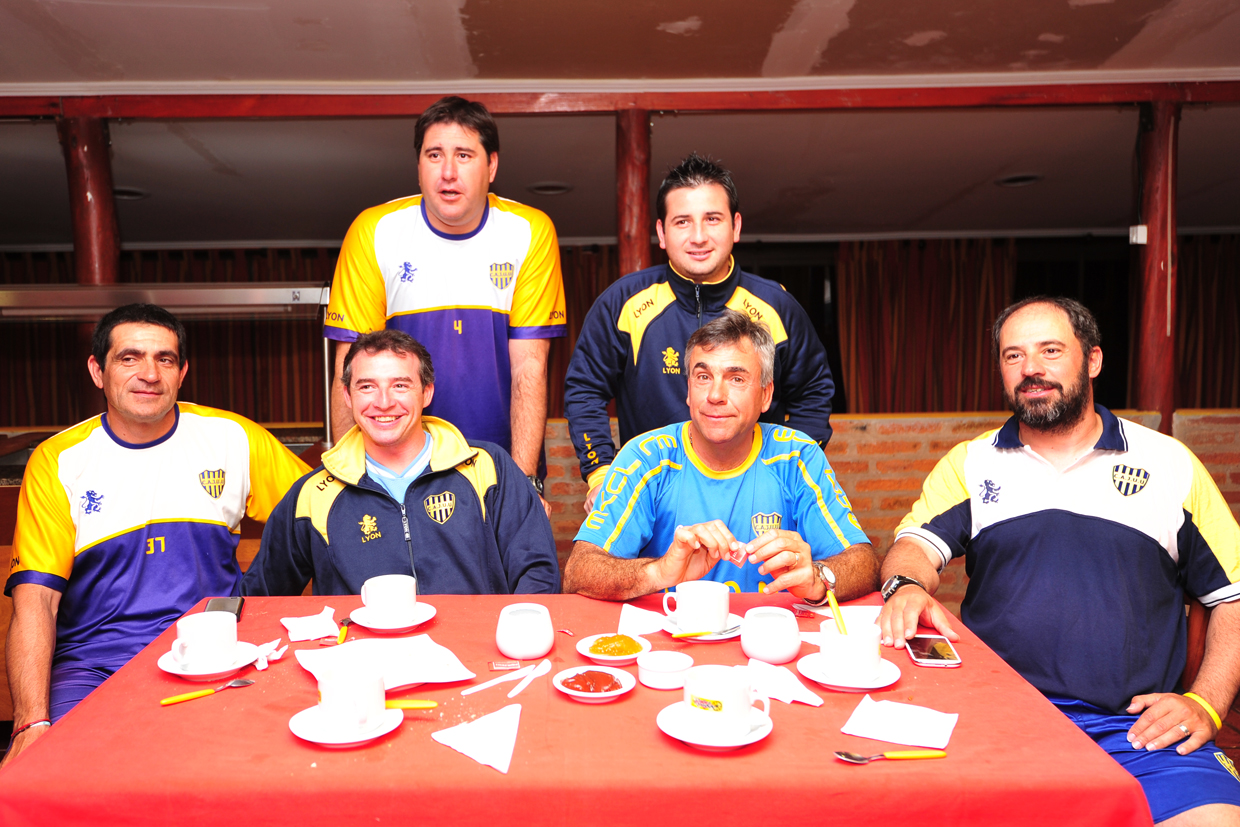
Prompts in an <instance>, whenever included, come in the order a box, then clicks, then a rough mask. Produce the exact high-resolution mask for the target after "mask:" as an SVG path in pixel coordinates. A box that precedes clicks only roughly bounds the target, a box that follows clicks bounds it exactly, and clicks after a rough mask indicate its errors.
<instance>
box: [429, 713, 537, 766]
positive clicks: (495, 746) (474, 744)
mask: <svg viewBox="0 0 1240 827" xmlns="http://www.w3.org/2000/svg"><path fill="white" fill-rule="evenodd" d="M520 724H521V704H508V706H506V707H504V708H503V709H501V710H499V711H498V712H492V713H491V714H490V715H483V716H482V717H481V718H478V719H476V720H473V721H467V722H465V723H463V724H458V725H457V726H454V727H449V728H448V729H441V730H439V731H438V732H432V733H431V737H432V738H434V739H435V740H436V741H438V742H439V743H441V744H443V745H444V746H445V747H452V749H454V750H456V751H457V752H459V753H461V755H467V756H469V757H470V758H472V759H474V760H475V761H477V762H478V763H479V764H485V765H487V766H488V767H494V768H495V769H497V770H499V771H500V772H502V773H507V772H508V765H509V764H511V763H512V750H513V748H514V747H516V745H517V727H518V726H520Z"/></svg>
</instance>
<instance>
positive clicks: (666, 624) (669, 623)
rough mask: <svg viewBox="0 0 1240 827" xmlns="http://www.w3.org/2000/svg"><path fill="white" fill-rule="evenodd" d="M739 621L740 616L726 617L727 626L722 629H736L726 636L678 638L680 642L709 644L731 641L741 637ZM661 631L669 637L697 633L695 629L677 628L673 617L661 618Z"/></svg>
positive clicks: (731, 615) (730, 615)
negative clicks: (717, 641)
mask: <svg viewBox="0 0 1240 827" xmlns="http://www.w3.org/2000/svg"><path fill="white" fill-rule="evenodd" d="M741 620H742V618H741V616H740V615H734V614H729V615H728V625H726V626H724V627H723V628H725V629H732V628H735V629H736V631H735V632H731V633H729V634H726V635H702V636H701V637H685V638H680V640H687V641H694V642H696V641H704V642H710V641H715V640H731V639H732V638H734V637H740V636H741V630H740V625H741ZM663 631H665V632H667V633H668V634H669V635H678V634H680V633H681V632H682V631H684V632H693V631H697V630H696V629H681V628H680V627H679V626H677V625H676V619H675V618H674V617H664V618H663Z"/></svg>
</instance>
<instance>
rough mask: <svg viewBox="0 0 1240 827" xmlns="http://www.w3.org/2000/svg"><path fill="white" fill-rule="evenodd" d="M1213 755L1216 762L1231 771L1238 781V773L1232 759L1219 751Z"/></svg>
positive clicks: (1239, 774)
mask: <svg viewBox="0 0 1240 827" xmlns="http://www.w3.org/2000/svg"><path fill="white" fill-rule="evenodd" d="M1214 757H1215V758H1217V759H1218V762H1219V763H1220V764H1222V765H1223V768H1224V769H1226V770H1227V771H1228V772H1229V773H1231V774H1232V775H1233V776H1234V777H1235V779H1236V780H1237V781H1240V773H1237V772H1236V764H1235V762H1234V761H1232V760H1231V759H1230V758H1228V757H1227V756H1226V755H1224V754H1223V753H1221V752H1216V753H1214Z"/></svg>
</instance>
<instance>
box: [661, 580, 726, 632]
mask: <svg viewBox="0 0 1240 827" xmlns="http://www.w3.org/2000/svg"><path fill="white" fill-rule="evenodd" d="M731 593H732V590H731V589H730V588H728V585H727V584H726V583H718V582H716V581H714V580H690V581H688V582H685V583H681V584H679V585H678V586H676V591H674V592H667V593H666V594H664V595H663V613H664V614H666V615H667V616H668V617H671V618H673V619H674V620H675V621H676V625H677V626H678V627H680V631H682V632H711V633H715V632H722V631H723V630H724V629H726V628H727V626H728V596H729V595H730V594H731ZM673 600H674V601H676V608H675V610H673V609H672V607H671V601H673Z"/></svg>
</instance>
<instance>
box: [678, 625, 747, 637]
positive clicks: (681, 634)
mask: <svg viewBox="0 0 1240 827" xmlns="http://www.w3.org/2000/svg"><path fill="white" fill-rule="evenodd" d="M740 628H741V627H740V626H733V627H732V628H730V629H724V630H723V631H722V632H677V633H676V634H674V635H672V637H675V638H681V637H706V636H708V635H719V637H723V636H725V635H730V634H733V633H735V632H739V631H740Z"/></svg>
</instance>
